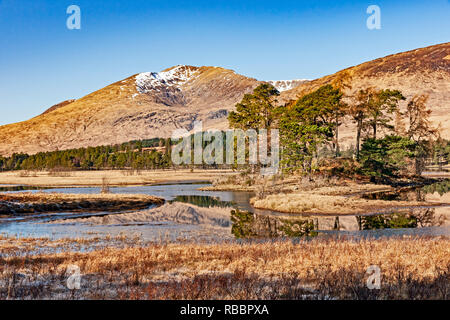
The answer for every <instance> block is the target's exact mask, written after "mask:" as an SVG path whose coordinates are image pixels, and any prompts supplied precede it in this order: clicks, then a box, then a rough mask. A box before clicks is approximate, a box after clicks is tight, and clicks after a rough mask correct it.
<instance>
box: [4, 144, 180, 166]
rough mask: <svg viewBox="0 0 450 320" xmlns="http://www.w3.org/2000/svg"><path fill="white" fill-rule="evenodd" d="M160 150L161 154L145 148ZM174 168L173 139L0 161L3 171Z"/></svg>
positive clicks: (45, 153) (13, 157) (15, 157)
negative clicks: (171, 151) (172, 165)
mask: <svg viewBox="0 0 450 320" xmlns="http://www.w3.org/2000/svg"><path fill="white" fill-rule="evenodd" d="M158 146H159V147H160V148H159V150H161V149H163V151H157V150H155V149H153V150H144V148H154V147H158ZM170 166H171V161H170V139H167V140H164V139H151V140H142V141H131V142H128V143H124V144H121V145H114V146H99V147H87V148H79V149H69V150H62V151H52V152H40V153H37V154H34V155H27V154H13V155H12V156H11V157H7V158H3V157H0V170H53V169H64V170H76V169H81V170H91V169H137V170H139V169H163V168H168V167H170Z"/></svg>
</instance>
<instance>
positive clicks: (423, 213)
mask: <svg viewBox="0 0 450 320" xmlns="http://www.w3.org/2000/svg"><path fill="white" fill-rule="evenodd" d="M413 214H414V216H415V217H416V219H417V224H418V225H419V227H433V226H441V225H443V224H444V222H445V217H444V216H442V215H436V209H434V208H424V209H414V210H413Z"/></svg>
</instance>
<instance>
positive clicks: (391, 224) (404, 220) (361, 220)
mask: <svg viewBox="0 0 450 320" xmlns="http://www.w3.org/2000/svg"><path fill="white" fill-rule="evenodd" d="M356 219H357V221H358V225H359V229H360V230H374V229H396V228H417V227H432V226H441V225H442V224H443V223H444V217H443V216H438V215H436V210H435V209H434V208H423V209H413V210H411V211H409V212H403V213H401V212H396V213H390V214H379V215H373V216H358V217H356Z"/></svg>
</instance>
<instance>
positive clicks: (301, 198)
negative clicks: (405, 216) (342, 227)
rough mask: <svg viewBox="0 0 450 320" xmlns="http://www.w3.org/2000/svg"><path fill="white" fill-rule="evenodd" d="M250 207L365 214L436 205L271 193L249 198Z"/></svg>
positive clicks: (298, 193) (311, 212)
mask: <svg viewBox="0 0 450 320" xmlns="http://www.w3.org/2000/svg"><path fill="white" fill-rule="evenodd" d="M251 204H252V205H253V206H254V207H255V208H259V209H271V210H275V211H279V212H286V213H305V214H306V213H308V214H333V215H346V214H347V215H348V214H353V215H355V214H356V215H358V214H359V215H364V214H368V213H382V212H393V211H396V210H401V209H406V208H408V209H409V208H414V207H423V206H430V207H433V206H439V205H440V203H436V202H419V201H385V200H368V199H362V198H358V197H345V196H337V195H325V194H320V193H319V194H314V193H313V192H297V193H290V194H274V195H269V196H267V197H265V198H264V199H256V198H253V199H251Z"/></svg>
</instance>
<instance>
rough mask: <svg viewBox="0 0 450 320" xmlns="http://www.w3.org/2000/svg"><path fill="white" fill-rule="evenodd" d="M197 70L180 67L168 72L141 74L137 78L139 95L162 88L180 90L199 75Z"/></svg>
mask: <svg viewBox="0 0 450 320" xmlns="http://www.w3.org/2000/svg"><path fill="white" fill-rule="evenodd" d="M197 69H198V68H195V67H190V66H183V65H180V66H176V67H174V68H172V69H170V70H168V71H162V72H144V73H140V74H138V75H137V76H136V88H137V90H138V92H139V93H146V92H149V91H151V90H155V89H158V88H159V87H161V86H169V87H176V88H179V87H180V86H181V85H182V84H183V83H185V82H187V81H189V80H191V79H192V78H193V77H194V76H195V75H196V74H197V73H198V70H197Z"/></svg>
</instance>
